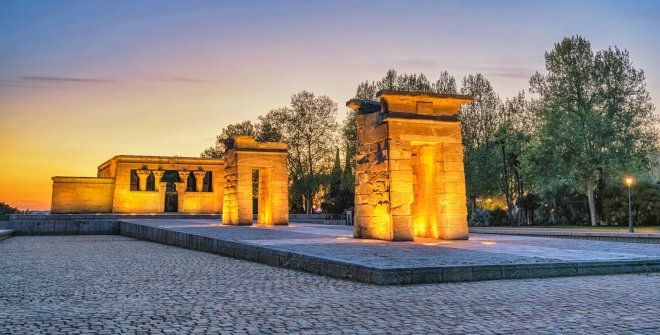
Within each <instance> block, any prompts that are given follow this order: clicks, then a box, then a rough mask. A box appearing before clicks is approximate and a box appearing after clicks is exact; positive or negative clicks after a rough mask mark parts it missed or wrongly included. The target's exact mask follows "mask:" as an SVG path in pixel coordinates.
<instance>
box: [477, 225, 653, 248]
mask: <svg viewBox="0 0 660 335" xmlns="http://www.w3.org/2000/svg"><path fill="white" fill-rule="evenodd" d="M470 233H475V234H496V235H517V236H536V237H554V238H568V239H581V240H595V241H605V242H628V243H648V244H660V234H646V233H641V234H640V233H634V234H629V233H615V232H585V231H573V232H571V231H567V232H560V231H547V230H546V231H529V230H524V231H523V230H515V229H492V228H479V227H471V228H470Z"/></svg>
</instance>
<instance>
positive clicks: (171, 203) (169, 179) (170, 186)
mask: <svg viewBox="0 0 660 335" xmlns="http://www.w3.org/2000/svg"><path fill="white" fill-rule="evenodd" d="M162 181H164V182H166V183H167V184H165V206H164V207H163V208H164V212H166V213H176V212H178V211H179V194H178V192H177V191H176V182H178V181H179V175H178V173H177V171H165V174H164V175H163V178H162Z"/></svg>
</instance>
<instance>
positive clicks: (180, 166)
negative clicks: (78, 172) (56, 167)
mask: <svg viewBox="0 0 660 335" xmlns="http://www.w3.org/2000/svg"><path fill="white" fill-rule="evenodd" d="M132 170H135V171H136V175H137V177H138V186H137V188H136V189H133V190H131V171H132ZM165 171H176V172H177V173H178V175H179V177H180V178H181V177H183V178H181V180H180V181H179V182H176V183H174V184H175V187H174V189H175V190H176V197H177V207H178V210H177V212H179V213H222V195H223V191H224V161H222V160H220V159H205V158H196V157H162V156H115V157H113V158H111V159H110V160H108V161H106V162H105V163H103V164H101V165H100V166H99V167H98V173H97V176H98V178H82V177H55V178H68V179H71V180H80V182H76V183H71V182H69V183H66V184H65V183H63V182H60V179H57V180H56V179H55V178H54V179H53V198H52V199H53V200H52V205H51V212H53V213H110V212H113V213H162V212H164V211H165V197H166V185H167V183H165V182H162V180H161V179H162V178H163V175H164V174H165ZM208 172H210V173H211V182H212V185H211V192H206V191H204V192H203V191H202V189H201V185H199V184H200V182H202V181H203V180H204V176H205V175H206V173H208ZM191 174H192V175H193V176H194V178H195V180H196V181H197V184H198V185H197V186H198V187H196V188H195V189H194V190H191V191H188V190H187V188H188V187H187V184H186V183H187V180H188V178H187V176H188V175H191ZM150 177H151V178H153V179H154V188H153V190H147V187H146V186H147V178H150ZM68 179H67V180H68ZM85 180H110V181H112V191H109V193H108V191H107V190H105V191H104V193H103V196H93V193H92V192H93V189H94V188H92V187H90V186H89V185H87V183H85V182H84V181H85ZM94 187H96V188H98V186H94ZM75 194H85V195H89V196H88V197H87V198H78V197H76V196H74V195H75ZM108 194H109V199H108Z"/></svg>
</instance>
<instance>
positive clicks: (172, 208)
mask: <svg viewBox="0 0 660 335" xmlns="http://www.w3.org/2000/svg"><path fill="white" fill-rule="evenodd" d="M178 211H179V196H178V195H177V193H176V191H174V192H167V193H165V212H167V213H172V212H174V213H176V212H178Z"/></svg>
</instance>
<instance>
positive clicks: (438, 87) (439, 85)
mask: <svg viewBox="0 0 660 335" xmlns="http://www.w3.org/2000/svg"><path fill="white" fill-rule="evenodd" d="M433 91H434V92H437V93H444V94H458V90H457V89H456V79H454V77H453V76H452V75H450V74H449V72H447V71H442V72H440V78H438V80H437V81H436V82H435V83H434V84H433Z"/></svg>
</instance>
